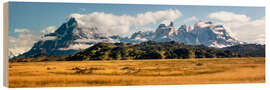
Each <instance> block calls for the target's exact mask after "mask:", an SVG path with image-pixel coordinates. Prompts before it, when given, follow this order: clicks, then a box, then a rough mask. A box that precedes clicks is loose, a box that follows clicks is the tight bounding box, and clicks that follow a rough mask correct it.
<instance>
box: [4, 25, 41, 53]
mask: <svg viewBox="0 0 270 90" xmlns="http://www.w3.org/2000/svg"><path fill="white" fill-rule="evenodd" d="M29 31H30V30H29V29H14V32H16V33H18V34H19V35H18V37H11V36H9V50H10V51H11V52H12V53H13V54H14V55H15V56H16V55H19V54H22V53H24V52H26V51H28V50H30V49H31V48H32V46H33V44H34V43H35V42H36V41H37V40H39V36H37V35H34V34H31V33H22V32H29Z"/></svg>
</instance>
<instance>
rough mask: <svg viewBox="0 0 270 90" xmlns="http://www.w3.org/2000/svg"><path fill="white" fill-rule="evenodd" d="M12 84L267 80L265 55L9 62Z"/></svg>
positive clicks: (190, 82)
mask: <svg viewBox="0 0 270 90" xmlns="http://www.w3.org/2000/svg"><path fill="white" fill-rule="evenodd" d="M8 71H9V78H8V79H9V87H11V88H17V87H73V86H119V85H121V86H122V85H123V86H126V85H179V84H223V83H226V84H227V83H264V82H265V58H215V59H213V58H212V59H180V60H176V59H175V60H126V61H121V60H113V61H49V62H9V68H8Z"/></svg>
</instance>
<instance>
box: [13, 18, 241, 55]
mask: <svg viewBox="0 0 270 90" xmlns="http://www.w3.org/2000/svg"><path fill="white" fill-rule="evenodd" d="M81 23H82V22H81V21H80V22H78V21H77V20H76V17H69V19H68V20H67V22H65V23H64V24H62V25H61V26H60V27H59V28H58V29H57V30H56V31H55V32H54V33H49V34H46V35H44V36H42V38H41V40H39V41H38V42H37V43H35V44H34V45H33V47H32V48H31V49H30V50H29V51H28V52H25V53H23V54H21V55H19V56H18V57H32V56H36V55H41V54H45V55H48V56H66V55H71V54H74V53H76V52H79V51H80V50H83V49H86V48H89V47H91V46H93V45H94V44H96V43H99V42H105V43H119V42H124V43H141V42H146V41H150V40H153V41H157V42H170V41H176V42H179V43H185V44H189V45H200V44H202V45H205V46H210V47H216V48H222V47H228V46H232V45H237V44H244V43H243V42H240V41H238V40H237V39H235V38H234V37H232V36H230V35H229V32H227V30H226V29H225V28H224V27H223V26H222V25H217V24H214V23H213V22H197V23H196V24H195V25H194V26H193V27H192V26H186V25H181V26H180V28H178V29H176V28H175V27H174V24H173V22H171V23H170V24H169V25H165V24H160V25H159V26H158V28H157V29H156V30H155V31H150V32H143V31H138V32H135V33H133V34H132V35H131V37H129V38H128V37H121V36H115V35H114V36H109V35H106V34H105V33H104V32H100V31H99V28H98V27H95V26H93V27H90V28H89V27H84V26H83V25H81Z"/></svg>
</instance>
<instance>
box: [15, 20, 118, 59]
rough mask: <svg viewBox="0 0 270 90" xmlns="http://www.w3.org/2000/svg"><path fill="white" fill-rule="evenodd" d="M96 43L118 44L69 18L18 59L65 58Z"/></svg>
mask: <svg viewBox="0 0 270 90" xmlns="http://www.w3.org/2000/svg"><path fill="white" fill-rule="evenodd" d="M98 42H108V43H115V42H119V41H117V40H113V39H111V38H110V37H107V36H106V35H104V34H103V33H102V32H99V30H98V28H97V27H93V28H84V27H80V23H78V22H77V21H76V19H75V18H73V17H71V18H70V19H69V20H68V21H67V22H66V23H64V24H62V25H61V26H60V27H59V28H58V29H57V30H56V31H55V32H54V33H50V34H47V35H44V36H43V37H41V40H39V41H38V42H37V43H35V44H34V46H33V47H32V48H31V50H29V51H28V52H26V53H24V54H22V55H19V56H18V57H32V56H36V55H44V54H45V55H48V56H66V55H70V54H74V53H76V52H78V51H80V50H83V49H85V48H88V47H91V46H92V45H93V44H95V43H98Z"/></svg>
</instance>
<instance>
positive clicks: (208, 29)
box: [130, 22, 243, 48]
mask: <svg viewBox="0 0 270 90" xmlns="http://www.w3.org/2000/svg"><path fill="white" fill-rule="evenodd" d="M138 33H139V34H138ZM147 33H149V32H147ZM134 37H135V38H134ZM138 38H139V39H138ZM130 39H132V40H135V41H138V42H142V41H148V40H153V41H158V42H169V41H176V42H181V43H185V44H190V45H200V44H203V45H206V46H210V47H217V48H222V47H227V46H232V45H237V44H243V42H240V41H238V40H237V39H236V38H234V37H233V36H231V35H230V33H229V32H228V30H226V29H225V28H224V27H223V25H218V24H215V23H212V22H197V23H196V24H195V25H194V26H193V27H191V26H189V27H187V26H186V25H181V26H180V28H178V30H175V28H174V26H173V23H172V22H171V24H170V25H168V26H166V25H165V24H160V25H159V27H158V28H157V29H156V31H154V32H151V34H145V33H143V32H137V33H134V34H133V35H132V37H131V38H130ZM142 39H143V40H142Z"/></svg>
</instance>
